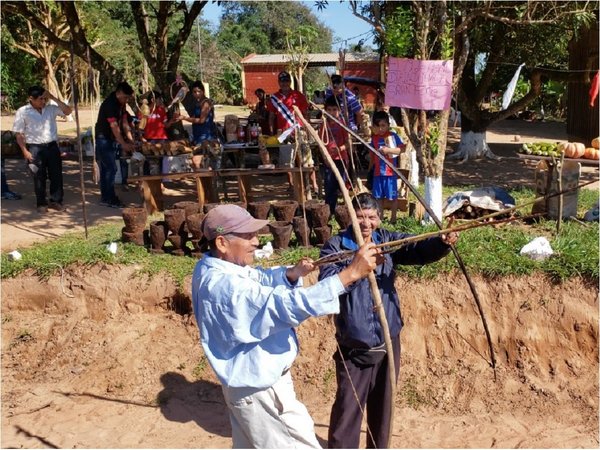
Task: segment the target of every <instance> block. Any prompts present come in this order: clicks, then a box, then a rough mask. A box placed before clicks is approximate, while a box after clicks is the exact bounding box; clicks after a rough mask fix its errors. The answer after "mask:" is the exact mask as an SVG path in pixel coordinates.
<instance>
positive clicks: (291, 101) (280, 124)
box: [267, 89, 308, 130]
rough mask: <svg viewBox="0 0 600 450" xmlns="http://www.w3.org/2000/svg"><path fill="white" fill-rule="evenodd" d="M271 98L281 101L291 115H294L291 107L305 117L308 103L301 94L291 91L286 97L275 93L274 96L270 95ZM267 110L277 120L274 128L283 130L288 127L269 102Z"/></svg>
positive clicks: (280, 93) (278, 92)
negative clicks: (295, 108)
mask: <svg viewBox="0 0 600 450" xmlns="http://www.w3.org/2000/svg"><path fill="white" fill-rule="evenodd" d="M271 96H272V97H277V98H278V99H279V100H281V102H282V103H283V104H284V105H285V106H287V108H288V109H289V110H290V112H291V113H292V114H294V108H293V106H297V107H298V109H299V110H300V112H301V113H302V115H304V116H306V111H308V101H307V100H306V97H305V96H304V94H302V93H301V92H299V91H295V90H293V89H292V90H291V91H290V92H289V93H288V95H284V94H283V93H282V92H281V91H277V92H275V93H274V94H271ZM267 110H268V111H269V112H273V113H275V117H276V119H277V122H276V127H277V129H278V130H285V129H287V128H289V127H290V125H289V124H288V122H287V121H286V120H285V118H283V117H282V115H281V114H280V113H279V111H277V109H275V106H273V102H271V101H270V100H269V101H268V102H267Z"/></svg>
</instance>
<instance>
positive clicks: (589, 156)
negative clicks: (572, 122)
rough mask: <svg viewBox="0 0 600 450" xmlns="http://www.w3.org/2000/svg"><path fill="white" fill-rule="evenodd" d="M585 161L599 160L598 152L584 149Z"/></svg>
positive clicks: (599, 153)
mask: <svg viewBox="0 0 600 450" xmlns="http://www.w3.org/2000/svg"><path fill="white" fill-rule="evenodd" d="M583 157H584V158H585V159H600V150H598V149H597V148H593V147H588V148H586V149H585V153H584V154H583Z"/></svg>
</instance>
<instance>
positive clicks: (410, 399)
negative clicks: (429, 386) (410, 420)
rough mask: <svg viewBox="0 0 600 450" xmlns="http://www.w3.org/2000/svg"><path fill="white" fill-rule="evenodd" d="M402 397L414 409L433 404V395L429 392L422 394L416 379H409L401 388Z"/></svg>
mask: <svg viewBox="0 0 600 450" xmlns="http://www.w3.org/2000/svg"><path fill="white" fill-rule="evenodd" d="M400 396H401V398H402V399H403V400H404V402H405V403H406V405H408V406H409V407H410V408H412V409H419V408H421V407H422V406H427V405H429V404H430V403H431V402H430V400H429V398H431V394H430V393H428V392H425V393H423V392H421V391H420V390H419V387H418V386H417V382H416V380H415V378H414V377H410V378H408V379H407V380H406V381H405V382H404V383H402V385H401V387H400Z"/></svg>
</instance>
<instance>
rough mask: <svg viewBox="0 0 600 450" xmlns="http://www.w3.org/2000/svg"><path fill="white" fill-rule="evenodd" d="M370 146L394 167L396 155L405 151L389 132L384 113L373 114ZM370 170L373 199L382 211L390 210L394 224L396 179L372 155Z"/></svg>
mask: <svg viewBox="0 0 600 450" xmlns="http://www.w3.org/2000/svg"><path fill="white" fill-rule="evenodd" d="M371 145H372V146H373V147H374V148H376V149H378V150H379V151H380V152H381V153H383V154H384V155H385V157H386V159H387V160H388V161H390V162H391V163H392V164H393V165H394V166H397V164H396V159H397V158H398V155H399V154H400V153H402V152H403V151H405V150H406V145H405V144H404V143H403V142H402V139H401V138H400V136H398V135H397V134H396V133H395V132H393V131H391V130H390V118H389V115H388V114H387V113H386V112H385V111H377V112H375V114H373V136H372V137H371ZM370 168H372V169H373V188H372V194H373V197H375V198H376V199H377V200H378V201H379V204H380V206H381V208H382V209H383V208H388V207H389V208H391V210H392V217H391V222H392V223H395V222H396V213H397V211H398V181H397V180H398V177H397V176H396V174H394V172H392V170H391V169H390V168H389V167H388V166H387V165H386V164H385V163H384V162H383V161H382V160H381V158H379V157H378V156H376V155H374V154H372V155H371V165H370Z"/></svg>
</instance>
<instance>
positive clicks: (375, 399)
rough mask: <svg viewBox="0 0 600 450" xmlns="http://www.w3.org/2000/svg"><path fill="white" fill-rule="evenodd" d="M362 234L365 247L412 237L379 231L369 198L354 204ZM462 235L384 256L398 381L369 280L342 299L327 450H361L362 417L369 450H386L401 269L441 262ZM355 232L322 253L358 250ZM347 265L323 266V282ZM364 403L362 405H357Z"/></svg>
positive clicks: (379, 275) (385, 300)
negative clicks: (351, 449) (383, 449)
mask: <svg viewBox="0 0 600 450" xmlns="http://www.w3.org/2000/svg"><path fill="white" fill-rule="evenodd" d="M352 206H353V208H354V210H355V212H356V216H357V218H358V225H359V228H360V234H361V235H362V237H363V239H364V241H365V242H374V243H375V244H384V243H386V242H391V241H395V240H398V239H403V238H406V237H408V236H409V235H408V234H405V233H400V232H393V231H388V230H386V229H383V228H380V227H379V226H380V224H381V210H380V208H379V204H378V202H377V200H376V199H375V198H374V197H373V196H372V195H371V194H368V193H361V194H358V195H357V196H356V197H355V198H354V200H353V201H352ZM457 239H458V233H448V234H447V235H442V236H441V237H432V238H429V239H426V240H422V241H419V242H414V243H412V244H409V245H405V246H402V247H399V248H398V249H397V250H395V251H393V252H390V253H386V254H384V255H380V256H381V257H382V258H381V260H380V261H379V264H378V265H377V269H376V270H375V278H376V279H377V285H378V286H379V291H380V293H381V300H382V305H383V308H384V310H385V315H386V318H387V321H388V326H389V332H390V337H391V339H392V352H393V357H394V363H395V369H396V377H395V379H394V380H392V379H390V377H389V374H388V357H389V355H388V354H387V350H386V349H385V343H384V338H383V330H382V328H381V325H380V322H379V317H378V313H377V311H376V310H375V309H374V308H373V298H372V296H371V290H370V286H369V282H368V280H361V281H359V282H358V283H355V284H353V285H352V286H351V287H350V288H349V289H347V290H346V292H344V293H343V294H342V295H341V296H340V313H339V314H338V315H337V316H336V321H335V322H336V335H335V337H336V340H337V342H338V345H339V350H338V351H336V353H335V354H334V356H333V359H334V361H335V369H336V380H337V392H336V396H335V402H334V403H333V406H332V408H331V416H330V421H329V446H328V447H329V448H358V445H359V443H360V434H361V424H362V422H363V415H364V414H366V416H367V420H366V422H367V445H366V447H367V448H385V447H386V445H387V440H388V429H389V424H390V414H389V411H390V406H391V404H390V402H393V401H394V400H393V399H392V398H391V397H390V391H391V385H392V383H397V379H398V371H399V368H400V330H401V328H402V316H401V314H400V302H399V299H398V294H397V292H396V287H395V279H396V270H395V267H396V266H397V265H400V264H403V265H408V264H410V265H422V264H428V263H431V262H434V261H437V260H438V259H441V258H443V257H444V256H445V255H446V254H448V252H450V245H451V244H455V243H456V241H457ZM357 247H358V246H357V244H356V241H355V239H354V232H353V230H352V228H348V229H347V230H345V231H344V232H341V233H340V234H338V235H337V236H334V237H332V238H331V239H329V240H328V241H327V242H326V243H325V245H324V246H323V248H322V249H321V256H322V257H325V256H328V255H331V254H335V253H338V252H341V251H348V250H356V248H357ZM347 264H348V263H347V262H346V261H339V262H337V263H333V264H328V265H324V266H322V267H321V271H320V273H319V278H320V279H329V278H330V277H331V276H334V275H335V274H336V273H339V272H340V271H344V270H345V269H346V267H347ZM356 398H359V399H360V403H359V402H358V401H357V400H356Z"/></svg>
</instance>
